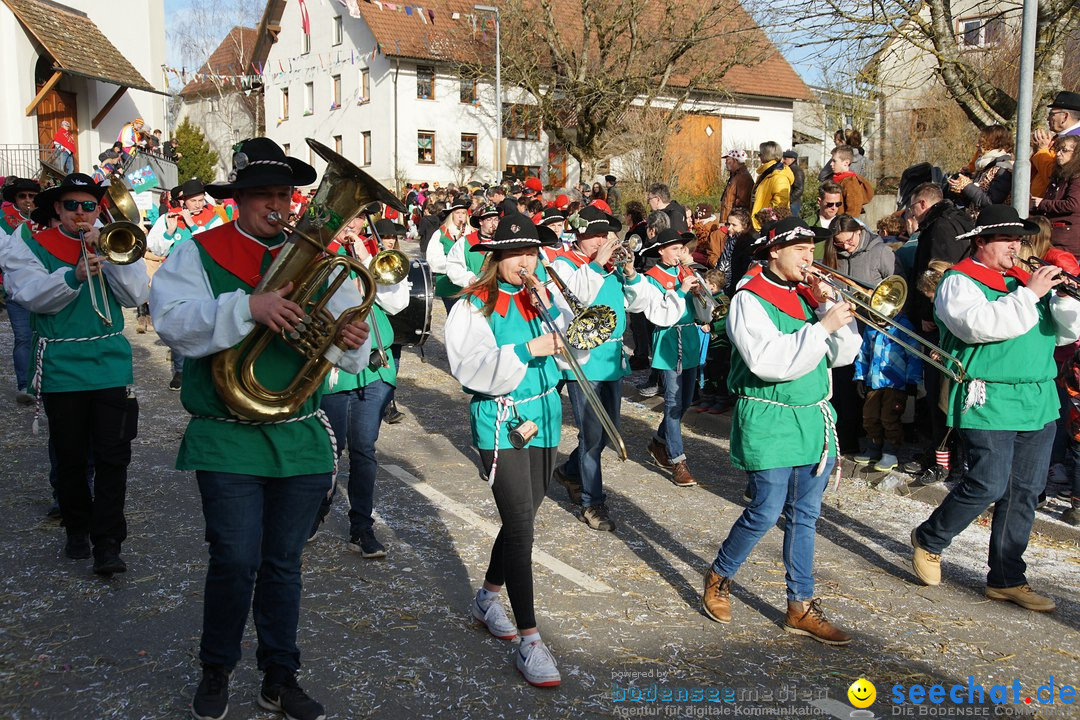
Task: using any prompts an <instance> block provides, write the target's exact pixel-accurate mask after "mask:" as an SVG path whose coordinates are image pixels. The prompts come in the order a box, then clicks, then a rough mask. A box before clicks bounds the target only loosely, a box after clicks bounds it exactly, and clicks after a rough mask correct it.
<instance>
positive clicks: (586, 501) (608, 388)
mask: <svg viewBox="0 0 1080 720" xmlns="http://www.w3.org/2000/svg"><path fill="white" fill-rule="evenodd" d="M578 218H579V219H580V220H581V221H583V225H582V227H581V229H580V230H578V234H577V242H576V243H575V244H574V245H573V246H571V247H570V248H569V249H568V250H566V251H565V252H563V253H560V254H559V256H558V257H557V258H556V259H555V261H554V262H553V263H552V269H553V270H554V271H555V272H557V273H558V274H559V277H560V278H562V279H563V281H564V282H565V283H566V286H567V289H568V290H570V292H571V293H573V294H574V295H575V296H576V297H577V299H578V300H580V301H581V302H582V303H584V304H586V305H607V306H608V307H610V308H611V309H612V310H614V311H615V317H616V323H615V329H614V331H613V332H612V334H611V337H610V338H609V339H608V340H607V342H605V343H603V344H602V345H599V346H597V347H595V348H593V349H592V350H591V351H590V352H589V360H588V362H586V363H582V364H581V369H582V370H583V371H584V373H585V377H586V379H588V380H589V381H590V382H591V383H592V386H593V390H595V391H596V397H597V398H598V399H599V400H600V403H601V405H602V406H603V408H604V410H605V412H606V413H607V416H608V417H609V418H611V421H612V422H613V423H614V424H615V427H616V428H618V427H619V414H620V413H619V411H620V406H621V405H622V379H623V378H624V377H626V376H627V375H629V374H630V368H629V367H628V366H627V364H626V358H625V356H624V355H623V342H622V336H623V332H624V331H625V330H626V312H627V311H626V307H625V306H626V300H625V291H624V287H625V286H626V284H627V283H628V282H631V280H628V279H627V275H626V274H624V273H626V272H628V273H629V276H630V277H631V278H633V281H632V282H635V283H640V282H641V278H640V277H635V273H634V272H633V263H632V262H631V263H630V265H631V267H630V268H629V270H628V271H624V272H619V271H618V270H617V269H616V268H613V267H611V266H610V265H611V254H612V252H613V251H614V250H615V248H616V247H618V246H619V240H618V238H617V237H615V236H614V235H613V234H612V233H617V232H618V231H619V230H621V229H622V226H621V224H620V223H619V221H618V220H616V219H615V218H614V217H612V216H611V215H609V214H607V213H606V212H604V211H602V210H600V209H598V208H596V207H592V206H589V207H585V208H583V209H582V210H581V212H580V213H578ZM566 390H567V395H569V397H570V406H571V408H573V411H574V423H575V424H576V425H577V427H578V443H577V447H575V448H574V451H573V452H572V453H571V454H570V457H569V458H568V459H567V461H566V462H565V463H564V464H563V465H562V466H560V467H557V468H555V478H556V479H557V480H558V481H559V483H561V484H562V485H563V487H565V488H566V490H567V492H568V493H569V494H570V500H571V501H572V502H574V503H576V504H580V505H581V512H580V514H579V516H578V517H579V518H580V519H581V521H582V522H584V523H586V524H587V525H588V526H589V527H591V528H592V529H594V530H606V531H611V530H614V529H615V524H614V523H613V522H612V521H611V518H610V517H609V515H608V510H607V505H606V502H605V501H606V496H605V494H604V485H603V472H602V469H601V463H600V455H601V453H602V452H603V450H604V447H605V445H606V444H607V435H606V434H605V433H604V428H603V426H602V425H601V424H600V421H599V419H598V418H597V417H596V413H595V412H594V411H593V410H592V408H591V407H589V405H588V404H587V403H586V401H585V396H584V394H583V393H582V391H581V389H580V388H579V387H578V383H577V382H576V381H574V380H573V376H570V378H568V381H567V383H566Z"/></svg>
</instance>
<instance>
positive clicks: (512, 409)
mask: <svg viewBox="0 0 1080 720" xmlns="http://www.w3.org/2000/svg"><path fill="white" fill-rule="evenodd" d="M553 392H555V388H554V387H550V388H548V389H547V390H545V391H544V392H542V393H540V394H539V395H533V396H532V397H527V398H524V399H522V400H513V399H511V398H510V397H509V396H508V395H500V396H499V397H495V398H489V399H490V400H494V401H495V404H496V405H498V410H497V411H496V412H495V450H494V453H495V454H494V456H493V457H492V458H491V471H490V472H488V478H487V481H488V487H491V486H492V485H494V484H495V470H496V469H497V468H498V466H499V434H500V431H501V429H502V426H503V423H505V422H506V421H507V420H509V419H510V415H511V414H513V415H516V414H517V406H518V405H524V404H525V403H529V402H532V401H533V400H539V399H540V398H542V397H544V396H546V395H550V394H551V393H553Z"/></svg>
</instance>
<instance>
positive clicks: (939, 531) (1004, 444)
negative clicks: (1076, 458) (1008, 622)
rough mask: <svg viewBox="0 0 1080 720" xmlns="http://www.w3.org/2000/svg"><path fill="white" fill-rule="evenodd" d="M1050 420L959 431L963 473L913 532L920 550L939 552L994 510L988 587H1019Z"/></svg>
mask: <svg viewBox="0 0 1080 720" xmlns="http://www.w3.org/2000/svg"><path fill="white" fill-rule="evenodd" d="M1054 426H1055V422H1054V421H1051V422H1048V423H1047V424H1046V425H1045V426H1044V427H1042V428H1041V429H1039V430H1027V431H1015V430H960V437H961V438H962V439H963V441H964V449H965V451H966V453H967V462H968V471H967V473H965V475H964V479H963V480H961V481H960V484H959V485H957V486H956V487H954V488H953V489H952V492H950V493H949V494H948V495H947V496H946V497H945V499H944V500H942V501H941V504H940V505H938V507H937V509H936V510H934V512H933V513H931V515H930V517H929V518H928V519H927V520H926V522H924V523H923V524H922V525H920V526H919V527H917V528H916V529H915V539H916V540H917V541H918V543H919V545H920V546H922V548H923V549H924V550H926V551H927V552H932V553H941V552H942V551H944V550H945V548H947V547H949V544H950V543H951V542H952V539H953V538H954V537H956V536H957V535H959V534H960V532H961V531H962V530H963V529H964V528H966V527H967V526H968V525H970V524H971V522H972V521H973V520H974V519H975V518H977V517H979V515H980V514H982V512H983V511H984V510H986V509H987V508H988V507H990V505H993V506H994V515H993V519H992V520H991V521H990V556H989V560H988V561H987V564H988V565H989V566H990V572H989V573H988V574H987V576H986V584H987V586H989V587H996V588H1010V587H1016V586H1017V585H1024V584H1026V583H1027V579H1026V578H1025V577H1024V572H1025V571H1026V570H1027V565H1026V564H1025V563H1024V551H1025V550H1027V544H1028V537H1029V536H1030V535H1031V526H1032V525H1033V524H1034V522H1035V505H1036V504H1038V501H1039V493H1041V492H1042V491H1043V489H1044V488H1045V487H1046V472H1047V470H1048V469H1049V467H1050V450H1051V448H1052V446H1053V444H1054V429H1055V427H1054Z"/></svg>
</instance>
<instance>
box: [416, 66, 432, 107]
mask: <svg viewBox="0 0 1080 720" xmlns="http://www.w3.org/2000/svg"><path fill="white" fill-rule="evenodd" d="M416 97H417V99H418V100H434V99H435V68H433V67H431V66H430V65H418V66H417V67H416Z"/></svg>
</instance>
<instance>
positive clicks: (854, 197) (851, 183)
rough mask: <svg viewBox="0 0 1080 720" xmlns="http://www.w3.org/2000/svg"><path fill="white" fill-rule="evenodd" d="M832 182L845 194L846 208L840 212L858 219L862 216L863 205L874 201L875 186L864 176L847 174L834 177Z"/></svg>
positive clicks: (852, 173)
mask: <svg viewBox="0 0 1080 720" xmlns="http://www.w3.org/2000/svg"><path fill="white" fill-rule="evenodd" d="M832 181H833V182H834V183H836V184H838V185H839V186H840V191H841V192H842V193H843V198H844V207H842V208H840V212H842V213H844V214H846V215H850V216H851V217H854V218H857V217H859V216H860V215H862V211H863V205H865V204H866V203H868V202H870V201H871V200H873V199H874V186H873V185H872V184H871V183H870V181H869V180H867V179H866V178H864V177H863V176H862V175H860V174H858V173H854V172H846V173H843V174H842V175H833V176H832Z"/></svg>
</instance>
